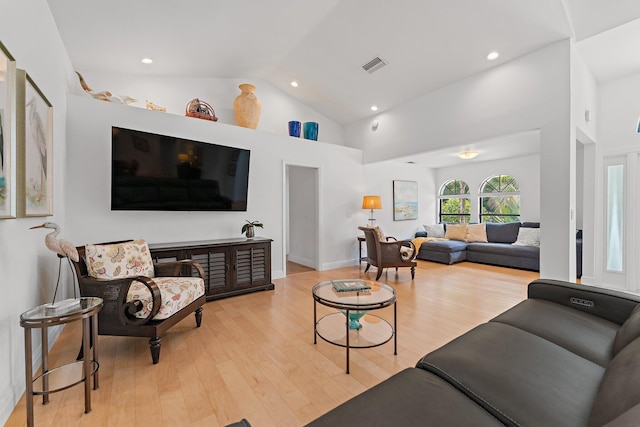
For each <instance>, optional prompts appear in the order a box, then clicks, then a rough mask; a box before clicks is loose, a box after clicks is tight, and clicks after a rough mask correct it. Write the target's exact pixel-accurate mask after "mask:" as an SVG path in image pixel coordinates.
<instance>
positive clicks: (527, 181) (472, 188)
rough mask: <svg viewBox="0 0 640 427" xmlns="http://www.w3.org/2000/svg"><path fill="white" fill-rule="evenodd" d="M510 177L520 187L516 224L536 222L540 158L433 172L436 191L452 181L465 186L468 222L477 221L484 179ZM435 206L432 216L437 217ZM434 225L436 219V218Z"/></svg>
mask: <svg viewBox="0 0 640 427" xmlns="http://www.w3.org/2000/svg"><path fill="white" fill-rule="evenodd" d="M498 174H500V175H511V176H512V177H514V178H515V179H516V180H517V181H518V184H519V185H520V221H522V222H524V221H534V222H538V221H540V156H539V155H533V156H524V157H516V158H512V159H502V160H491V161H486V162H474V161H473V160H472V161H470V162H469V163H465V164H464V165H460V166H452V167H447V168H440V169H437V171H436V182H437V185H436V192H438V191H439V189H440V187H441V186H442V184H444V183H445V182H447V181H450V180H452V179H458V180H462V181H464V182H466V183H467V185H469V192H470V195H469V198H470V201H471V222H478V215H479V210H480V207H479V206H478V192H479V190H480V185H482V183H483V182H484V180H485V179H487V178H489V177H491V176H495V175H498ZM437 209H438V208H437V205H436V215H437ZM436 222H438V221H437V217H436Z"/></svg>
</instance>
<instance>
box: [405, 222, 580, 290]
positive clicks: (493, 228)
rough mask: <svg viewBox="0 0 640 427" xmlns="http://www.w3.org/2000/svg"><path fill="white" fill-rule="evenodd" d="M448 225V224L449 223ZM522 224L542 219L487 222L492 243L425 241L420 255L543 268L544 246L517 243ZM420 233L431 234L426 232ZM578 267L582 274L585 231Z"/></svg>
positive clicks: (431, 258)
mask: <svg viewBox="0 0 640 427" xmlns="http://www.w3.org/2000/svg"><path fill="white" fill-rule="evenodd" d="M445 227H446V225H445ZM520 227H524V228H540V223H539V222H523V223H520V222H512V223H507V224H495V223H490V222H489V223H486V230H487V241H488V243H468V242H462V241H459V240H446V241H434V242H425V243H423V244H422V245H421V246H420V248H419V249H418V255H417V258H418V259H421V260H425V261H434V262H439V263H443V264H454V263H456V262H460V261H470V262H477V263H482V264H492V265H499V266H503V267H512V268H520V269H523V270H533V271H540V248H539V247H533V246H517V245H513V243H514V242H515V241H516V240H517V239H518V231H519V230H520ZM416 237H430V236H427V235H426V233H424V232H418V233H416ZM576 271H577V277H582V232H578V234H577V238H576Z"/></svg>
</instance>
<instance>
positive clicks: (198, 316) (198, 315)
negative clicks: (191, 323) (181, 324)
mask: <svg viewBox="0 0 640 427" xmlns="http://www.w3.org/2000/svg"><path fill="white" fill-rule="evenodd" d="M201 323H202V307H200V308H199V309H197V310H196V328H199V327H200V324H201Z"/></svg>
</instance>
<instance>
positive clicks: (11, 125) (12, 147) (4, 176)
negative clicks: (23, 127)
mask: <svg viewBox="0 0 640 427" xmlns="http://www.w3.org/2000/svg"><path fill="white" fill-rule="evenodd" d="M15 166H16V62H15V60H14V59H13V57H12V56H11V54H10V53H9V51H8V50H7V49H6V48H5V47H4V45H3V44H2V42H0V219H5V218H15V217H16V167H15Z"/></svg>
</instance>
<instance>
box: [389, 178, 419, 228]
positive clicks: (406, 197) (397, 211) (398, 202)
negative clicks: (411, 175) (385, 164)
mask: <svg viewBox="0 0 640 427" xmlns="http://www.w3.org/2000/svg"><path fill="white" fill-rule="evenodd" d="M407 219H418V183H417V182H416V181H393V220H394V221H404V220H407Z"/></svg>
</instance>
